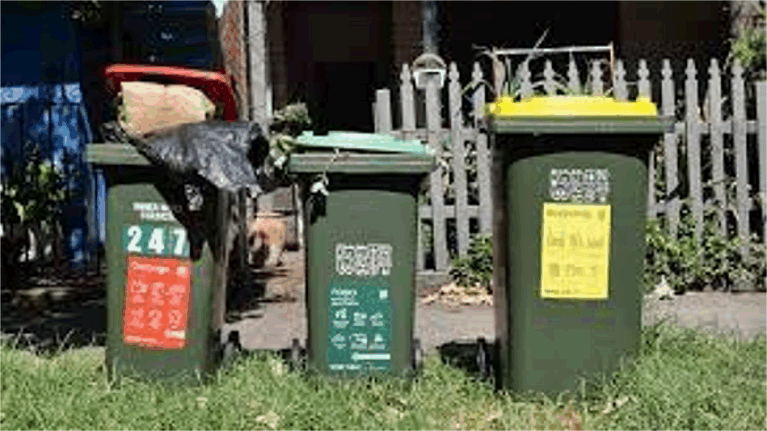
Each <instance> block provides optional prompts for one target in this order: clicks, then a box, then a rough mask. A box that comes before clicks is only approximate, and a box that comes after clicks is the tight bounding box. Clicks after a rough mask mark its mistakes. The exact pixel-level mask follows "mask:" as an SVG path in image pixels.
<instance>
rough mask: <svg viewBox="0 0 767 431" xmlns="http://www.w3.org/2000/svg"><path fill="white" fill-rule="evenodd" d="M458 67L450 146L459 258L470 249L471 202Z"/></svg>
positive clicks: (452, 86) (453, 70)
mask: <svg viewBox="0 0 767 431" xmlns="http://www.w3.org/2000/svg"><path fill="white" fill-rule="evenodd" d="M458 78H459V74H458V66H456V64H455V62H453V63H450V71H449V73H448V79H449V80H450V82H449V84H448V95H449V104H448V109H449V112H450V146H451V149H452V152H453V178H454V182H453V190H455V229H456V236H457V240H458V256H461V257H463V256H465V255H466V251H467V250H468V249H469V202H468V196H467V187H466V164H465V157H466V145H465V143H464V141H463V118H462V117H463V113H462V112H461V105H462V104H461V84H460V82H459V80H458Z"/></svg>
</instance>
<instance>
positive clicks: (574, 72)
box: [567, 58, 581, 94]
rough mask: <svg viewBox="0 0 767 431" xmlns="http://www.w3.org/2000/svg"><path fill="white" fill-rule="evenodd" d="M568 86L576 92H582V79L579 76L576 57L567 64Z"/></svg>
mask: <svg viewBox="0 0 767 431" xmlns="http://www.w3.org/2000/svg"><path fill="white" fill-rule="evenodd" d="M567 88H568V89H569V90H570V91H571V92H573V93H575V94H580V93H581V81H580V79H579V77H578V66H576V64H575V59H573V58H571V59H570V63H569V64H568V66H567Z"/></svg>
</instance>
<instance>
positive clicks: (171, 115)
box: [120, 81, 216, 137]
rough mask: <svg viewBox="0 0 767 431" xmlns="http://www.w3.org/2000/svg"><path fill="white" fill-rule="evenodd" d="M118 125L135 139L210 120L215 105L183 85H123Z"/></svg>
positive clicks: (133, 83) (200, 92) (135, 83)
mask: <svg viewBox="0 0 767 431" xmlns="http://www.w3.org/2000/svg"><path fill="white" fill-rule="evenodd" d="M121 89H122V109H123V110H124V111H123V113H124V115H121V116H120V122H121V125H122V127H123V128H124V129H125V131H126V132H127V133H128V134H129V135H131V136H134V137H140V136H146V135H147V134H149V133H152V132H155V131H158V130H161V129H166V128H168V127H173V126H178V125H181V124H187V123H195V122H199V121H205V120H206V119H209V118H212V117H213V115H214V113H215V109H216V107H215V105H214V104H213V102H211V101H210V99H208V98H207V97H206V96H205V94H204V93H203V92H202V91H200V90H198V89H196V88H192V87H188V86H186V85H181V84H174V85H163V84H158V83H154V82H142V81H131V82H123V83H122V84H121Z"/></svg>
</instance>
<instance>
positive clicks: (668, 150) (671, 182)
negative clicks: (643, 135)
mask: <svg viewBox="0 0 767 431" xmlns="http://www.w3.org/2000/svg"><path fill="white" fill-rule="evenodd" d="M661 74H662V75H663V81H662V83H661V104H662V107H663V115H665V116H670V117H672V118H673V117H674V114H675V113H674V107H675V106H674V81H673V79H672V78H671V75H672V72H671V62H670V61H669V60H668V59H664V60H663V70H662V72H661ZM663 164H664V167H665V171H666V190H664V191H665V197H666V216H667V218H668V222H669V223H668V229H669V234H670V235H671V237H672V238H676V233H677V227H678V226H679V206H680V202H679V190H678V188H679V176H678V173H677V170H678V169H679V162H678V160H677V143H676V132H674V131H672V132H669V133H664V134H663Z"/></svg>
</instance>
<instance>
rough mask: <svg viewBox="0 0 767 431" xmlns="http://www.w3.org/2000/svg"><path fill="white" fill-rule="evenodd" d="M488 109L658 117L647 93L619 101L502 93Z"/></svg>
mask: <svg viewBox="0 0 767 431" xmlns="http://www.w3.org/2000/svg"><path fill="white" fill-rule="evenodd" d="M487 112H488V114H490V115H493V116H495V117H570V116H583V117H616V116H629V117H654V116H657V115H658V109H657V108H656V106H655V104H654V103H652V102H651V101H650V99H648V98H646V97H640V98H638V99H637V101H636V102H619V101H616V100H615V99H613V98H610V97H592V96H548V97H531V98H528V99H526V100H523V101H520V102H515V101H514V99H512V98H511V97H501V98H499V99H498V100H497V101H496V102H495V103H490V104H488V105H487Z"/></svg>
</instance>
